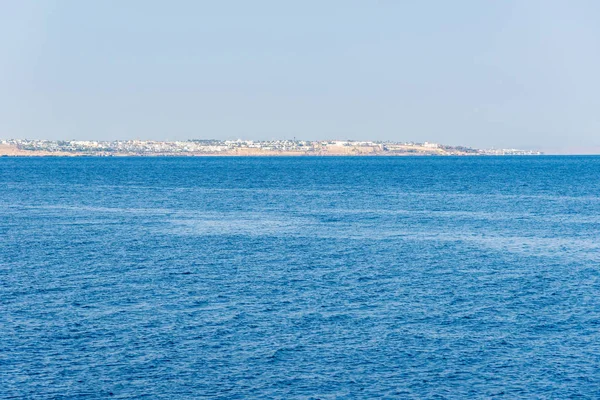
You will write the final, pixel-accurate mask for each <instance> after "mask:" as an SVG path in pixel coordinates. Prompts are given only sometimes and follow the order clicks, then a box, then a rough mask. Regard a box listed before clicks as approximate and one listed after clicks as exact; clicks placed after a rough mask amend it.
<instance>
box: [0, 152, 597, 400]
mask: <svg viewBox="0 0 600 400" xmlns="http://www.w3.org/2000/svg"><path fill="white" fill-rule="evenodd" d="M599 268H600V158H597V157H523V158H511V157H498V158H496V157H488V158H428V157H421V158H419V157H415V158H412V157H405V158H402V157H396V158H386V157H370V158H369V157H366V158H361V157H356V158H354V157H352V158H335V157H331V158H330V157H327V158H317V157H315V158H73V159H71V158H45V159H35V158H22V159H19V158H1V159H0V338H1V339H0V388H1V389H0V398H13V397H14V398H28V399H29V398H74V397H82V398H85V397H87V398H106V397H111V396H112V397H113V398H138V397H144V396H146V397H147V398H163V399H174V398H198V397H216V398H297V397H301V398H373V397H386V398H478V397H484V398H515V397H520V398H560V399H564V398H590V399H592V398H600V280H599V277H600V273H599Z"/></svg>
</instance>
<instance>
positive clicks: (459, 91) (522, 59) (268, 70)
mask: <svg viewBox="0 0 600 400" xmlns="http://www.w3.org/2000/svg"><path fill="white" fill-rule="evenodd" d="M599 20H600V3H599V2H597V1H591V0H590V1H584V0H570V1H567V0H564V1H553V0H544V1H541V0H537V1H536V0H521V1H510V0H506V1H480V0H477V1H475V0H473V1H461V0H457V1H441V0H440V1H427V0H425V1H391V0H380V1H374V0H372V1H367V0H364V1H351V0H348V1H333V0H331V1H307V0H303V1H296V2H292V1H260V0H255V1H150V0H143V1H135V0H119V1H78V0H71V1H67V0H64V1H44V0H39V1H30V0H19V1H8V0H6V1H2V0H0V52H1V53H0V89H1V90H0V137H4V138H7V137H14V138H24V137H28V138H47V139H102V140H108V139H129V138H140V139H188V138H247V139H270V138H292V137H296V138H304V139H318V138H338V139H371V140H415V141H425V140H428V141H435V142H442V143H448V144H465V145H471V146H476V147H492V146H495V147H534V148H549V149H574V148H577V149H586V148H587V149H591V148H594V147H595V146H600V112H599V111H600V98H599V93H600V77H599V74H598V72H597V71H600V51H599V50H600V24H598V21H599Z"/></svg>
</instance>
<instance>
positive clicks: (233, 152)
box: [0, 140, 542, 157]
mask: <svg viewBox="0 0 600 400" xmlns="http://www.w3.org/2000/svg"><path fill="white" fill-rule="evenodd" d="M541 154H542V153H541V152H533V151H525V150H517V149H504V150H502V149H501V150H495V149H492V150H478V149H473V148H468V147H460V146H444V145H439V144H435V143H428V142H425V143H412V142H409V143H375V142H354V141H322V142H304V141H273V142H252V141H248V142H243V141H225V142H218V141H187V142H155V141H115V142H95V141H42V140H40V141H35V140H33V141H27V140H23V141H16V140H13V141H0V157H331V156H338V157H340V156H341V157H357V156H368V157H381V156H388V157H389V156H391V157H407V156H417V157H423V156H442V157H444V156H471V157H472V156H489V155H498V156H507V155H518V156H522V155H541Z"/></svg>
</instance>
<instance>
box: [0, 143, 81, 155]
mask: <svg viewBox="0 0 600 400" xmlns="http://www.w3.org/2000/svg"><path fill="white" fill-rule="evenodd" d="M76 155H77V154H75V153H67V152H64V151H56V152H51V151H31V150H21V149H19V148H18V147H17V146H14V145H10V144H0V156H34V157H35V156H39V157H41V156H76Z"/></svg>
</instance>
